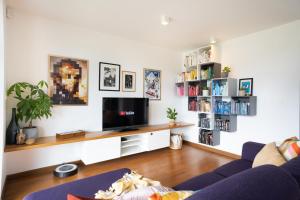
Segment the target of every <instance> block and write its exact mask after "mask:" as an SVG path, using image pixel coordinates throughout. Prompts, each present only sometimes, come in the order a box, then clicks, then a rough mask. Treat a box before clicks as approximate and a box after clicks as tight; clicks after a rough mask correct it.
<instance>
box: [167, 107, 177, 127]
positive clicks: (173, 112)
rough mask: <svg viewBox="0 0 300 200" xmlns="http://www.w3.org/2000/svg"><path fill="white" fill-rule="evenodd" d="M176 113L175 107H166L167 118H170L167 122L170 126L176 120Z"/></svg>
mask: <svg viewBox="0 0 300 200" xmlns="http://www.w3.org/2000/svg"><path fill="white" fill-rule="evenodd" d="M177 115H178V113H177V112H176V110H175V108H173V109H171V108H168V109H167V118H168V119H169V120H170V122H169V125H170V126H174V125H175V120H176V117H177Z"/></svg>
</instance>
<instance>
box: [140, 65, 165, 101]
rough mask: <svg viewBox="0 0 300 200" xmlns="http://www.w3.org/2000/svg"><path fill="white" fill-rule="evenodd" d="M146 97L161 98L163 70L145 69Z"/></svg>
mask: <svg viewBox="0 0 300 200" xmlns="http://www.w3.org/2000/svg"><path fill="white" fill-rule="evenodd" d="M144 97H146V98H149V99H151V100H160V99H161V71H160V70H154V69H144Z"/></svg>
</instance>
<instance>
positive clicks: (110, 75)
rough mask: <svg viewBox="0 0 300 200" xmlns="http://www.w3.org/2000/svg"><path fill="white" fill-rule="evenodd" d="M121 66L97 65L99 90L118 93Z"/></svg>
mask: <svg viewBox="0 0 300 200" xmlns="http://www.w3.org/2000/svg"><path fill="white" fill-rule="evenodd" d="M120 70H121V65H118V64H112V63H105V62H100V63H99V90H100V91H120Z"/></svg>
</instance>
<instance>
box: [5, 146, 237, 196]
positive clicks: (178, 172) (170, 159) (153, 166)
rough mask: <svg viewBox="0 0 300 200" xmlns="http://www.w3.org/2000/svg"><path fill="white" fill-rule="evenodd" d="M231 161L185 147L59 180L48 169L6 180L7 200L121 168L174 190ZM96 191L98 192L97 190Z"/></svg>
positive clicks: (122, 160) (82, 169) (81, 171)
mask: <svg viewBox="0 0 300 200" xmlns="http://www.w3.org/2000/svg"><path fill="white" fill-rule="evenodd" d="M231 160H232V158H230V157H226V156H222V155H218V154H215V153H212V152H207V151H204V150H200V149H197V148H195V147H193V146H188V145H184V146H183V149H182V150H171V149H161V150H157V151H152V152H146V153H141V154H137V155H132V156H127V157H123V158H119V159H115V160H111V161H106V162H101V163H97V164H93V165H88V166H84V165H80V167H79V173H78V174H77V175H74V176H72V177H68V178H64V179H60V178H56V177H54V176H53V175H52V173H51V172H49V168H47V169H38V170H34V171H31V172H28V173H22V174H21V175H20V176H11V177H8V178H7V180H6V185H5V191H4V200H21V199H23V197H24V196H25V195H27V194H29V193H31V192H34V191H38V190H41V189H45V188H48V187H51V186H55V185H59V184H62V183H66V182H70V181H73V180H76V179H81V178H85V177H89V176H93V175H96V174H99V173H103V172H107V171H110V170H114V169H119V168H130V169H132V170H136V171H138V172H139V173H141V174H143V175H144V176H146V177H149V178H152V179H154V180H159V181H161V183H162V184H163V185H166V186H169V187H172V186H175V185H177V184H179V183H181V182H183V181H185V180H187V179H189V178H192V177H193V176H196V175H199V174H202V173H205V172H208V171H211V170H213V169H215V168H217V167H219V166H221V165H223V164H225V163H227V162H229V161H231ZM95 192H96V191H95Z"/></svg>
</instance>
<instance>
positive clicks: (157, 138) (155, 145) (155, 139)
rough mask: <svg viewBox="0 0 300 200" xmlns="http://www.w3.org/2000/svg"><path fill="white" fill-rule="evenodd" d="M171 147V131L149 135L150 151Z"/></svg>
mask: <svg viewBox="0 0 300 200" xmlns="http://www.w3.org/2000/svg"><path fill="white" fill-rule="evenodd" d="M168 146H170V130H163V131H154V132H150V133H148V151H151V150H155V149H160V148H164V147H168Z"/></svg>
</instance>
